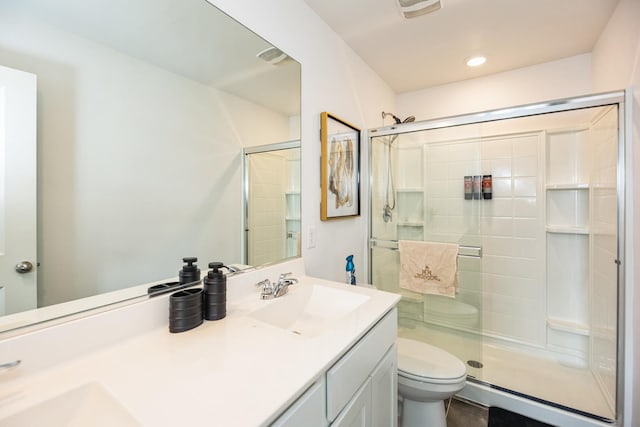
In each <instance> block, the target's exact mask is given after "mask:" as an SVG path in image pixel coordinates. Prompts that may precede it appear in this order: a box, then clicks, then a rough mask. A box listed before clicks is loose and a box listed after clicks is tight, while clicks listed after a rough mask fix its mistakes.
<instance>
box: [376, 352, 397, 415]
mask: <svg viewBox="0 0 640 427" xmlns="http://www.w3.org/2000/svg"><path fill="white" fill-rule="evenodd" d="M397 360H398V356H397V352H396V345H395V344H394V345H393V346H392V347H391V348H390V349H389V351H388V352H387V354H386V355H385V356H384V357H383V358H382V360H381V361H380V363H379V364H378V366H376V368H375V369H374V370H373V372H372V373H371V404H372V406H371V421H372V422H373V424H372V425H373V427H395V426H397V425H398V373H397V370H396V366H397Z"/></svg>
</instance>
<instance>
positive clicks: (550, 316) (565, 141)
mask: <svg viewBox="0 0 640 427" xmlns="http://www.w3.org/2000/svg"><path fill="white" fill-rule="evenodd" d="M591 152H592V150H591V148H590V138H589V130H588V127H587V126H585V127H581V128H574V129H565V130H560V131H554V132H548V133H547V138H546V165H545V166H546V185H545V189H546V200H545V202H546V227H545V228H546V235H547V237H546V245H547V251H546V252H547V261H546V262H547V274H546V282H547V349H548V350H549V351H551V352H553V353H555V354H556V357H557V359H558V361H559V362H560V363H562V364H565V365H568V366H573V367H577V368H587V367H588V360H589V345H590V342H589V335H590V319H589V311H590V310H589V298H588V295H589V245H590V238H589V224H590V218H589V211H590V200H589V199H590V182H591V174H592V164H593V162H592V157H591V155H592V154H591Z"/></svg>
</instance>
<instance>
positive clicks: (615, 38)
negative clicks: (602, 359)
mask: <svg viewBox="0 0 640 427" xmlns="http://www.w3.org/2000/svg"><path fill="white" fill-rule="evenodd" d="M638 22H640V1H638V0H621V1H620V3H619V4H618V7H617V8H616V10H615V12H614V13H613V15H612V17H611V19H610V21H609V23H608V25H607V27H606V28H605V30H604V31H603V33H602V34H601V36H600V38H599V39H598V42H597V43H596V46H595V47H594V49H593V54H592V58H593V90H594V91H595V92H601V91H606V90H612V89H621V88H630V90H631V93H632V97H633V101H632V105H631V112H630V113H628V114H627V117H626V119H627V132H628V133H627V137H629V136H630V137H631V141H629V140H627V142H628V143H629V142H631V143H630V144H628V145H630V146H632V150H629V151H628V159H627V164H628V167H627V180H626V181H627V213H626V218H627V235H626V254H625V255H626V261H627V262H626V268H625V274H626V281H627V290H626V295H625V303H626V304H625V310H626V312H625V315H626V321H625V326H626V330H625V345H626V349H625V360H626V364H625V367H624V372H625V385H624V387H625V396H624V408H625V411H624V425H625V426H626V427H632V426H637V425H640V405H638V401H639V399H640V339H638V338H637V336H638V332H639V331H640V289H638V288H637V283H636V278H637V277H640V263H639V262H637V260H636V255H635V254H637V253H639V251H640V247H639V245H640V227H639V226H638V224H639V223H638V220H640V207H639V206H638V205H637V203H638V200H640V181H639V180H640V173H639V172H638V168H640V150H638V142H639V141H640V25H638Z"/></svg>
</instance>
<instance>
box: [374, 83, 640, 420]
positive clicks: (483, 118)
mask: <svg viewBox="0 0 640 427" xmlns="http://www.w3.org/2000/svg"><path fill="white" fill-rule="evenodd" d="M629 99H631V98H630V93H629V91H628V90H627V91H623V90H619V91H612V92H604V93H598V94H590V95H585V96H577V97H569V98H562V99H556V100H552V101H545V102H537V103H533V104H524V105H519V106H514V107H507V108H500V109H495V110H488V111H482V112H477V113H470V114H462V115H456V116H450V117H443V118H437V119H432V120H424V121H419V122H412V123H403V124H399V125H398V124H394V125H390V126H384V127H380V128H374V129H369V131H368V139H369V144H368V152H369V170H370V171H372V170H373V138H377V137H381V136H392V135H402V134H407V133H414V132H420V131H427V130H433V129H442V128H448V127H455V126H462V125H471V124H480V123H487V122H493V121H499V120H507V119H515V118H522V117H529V116H536V115H541V114H548V113H556V112H563V111H571V110H579V109H585V108H591V107H604V106H611V105H616V106H617V107H618V157H617V187H618V188H617V208H618V212H617V217H618V229H617V259H616V260H615V263H616V264H617V291H618V298H617V360H616V364H617V366H616V402H615V408H616V420H615V421H616V425H618V426H621V425H623V414H624V400H625V399H624V390H625V375H624V373H625V358H624V354H625V328H624V325H625V322H624V320H625V294H626V292H625V288H626V280H625V269H626V264H625V262H624V260H625V253H626V251H625V249H626V247H625V245H626V242H625V230H626V224H625V217H626V215H625V209H626V191H627V189H626V186H625V179H626V167H625V166H626V161H627V147H628V144H627V143H626V140H627V138H626V135H627V133H628V132H627V131H628V129H627V128H626V118H627V117H626V114H627V110H626V109H625V105H626V102H625V101H628V100H629ZM629 105H630V104H629ZM368 185H369V216H368V238H367V264H368V269H367V270H368V271H367V273H368V282H369V283H372V278H373V277H372V275H373V265H372V249H373V248H375V247H376V246H377V245H376V243H377V241H376V239H374V238H373V237H372V235H373V221H372V218H373V175H372V174H371V173H370V174H369V182H368ZM479 384H482V385H485V386H489V387H491V388H493V386H492V385H491V384H484V383H482V382H480V383H479ZM513 394H514V395H515V396H519V397H524V398H526V399H528V400H532V401H535V400H536V399H535V398H532V397H530V396H522V395H519V394H518V393H517V392H513ZM543 404H545V403H543ZM545 405H548V404H545ZM548 406H551V407H553V405H548ZM560 409H564V410H567V411H568V412H572V413H579V411H573V410H571V408H564V407H562V408H560Z"/></svg>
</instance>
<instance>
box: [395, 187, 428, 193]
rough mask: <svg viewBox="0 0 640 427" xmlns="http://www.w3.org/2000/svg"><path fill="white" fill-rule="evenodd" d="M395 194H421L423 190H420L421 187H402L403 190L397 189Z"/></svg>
mask: <svg viewBox="0 0 640 427" xmlns="http://www.w3.org/2000/svg"><path fill="white" fill-rule="evenodd" d="M396 192H398V193H422V192H424V188H422V187H403V188H397V189H396Z"/></svg>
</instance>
